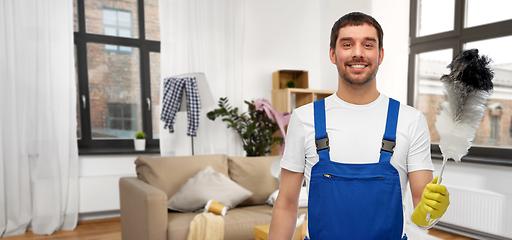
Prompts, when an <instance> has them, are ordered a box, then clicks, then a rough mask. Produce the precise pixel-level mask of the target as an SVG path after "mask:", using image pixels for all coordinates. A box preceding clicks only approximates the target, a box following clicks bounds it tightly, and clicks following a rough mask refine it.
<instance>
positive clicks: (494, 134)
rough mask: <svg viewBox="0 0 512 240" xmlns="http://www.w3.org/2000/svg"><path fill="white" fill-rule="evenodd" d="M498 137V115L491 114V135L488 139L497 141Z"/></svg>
mask: <svg viewBox="0 0 512 240" xmlns="http://www.w3.org/2000/svg"><path fill="white" fill-rule="evenodd" d="M499 139H500V116H491V137H490V138H489V141H493V142H494V141H498V140H499Z"/></svg>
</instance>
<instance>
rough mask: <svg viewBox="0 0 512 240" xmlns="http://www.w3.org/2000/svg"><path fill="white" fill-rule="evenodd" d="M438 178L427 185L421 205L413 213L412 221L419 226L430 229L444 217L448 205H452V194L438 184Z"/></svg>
mask: <svg viewBox="0 0 512 240" xmlns="http://www.w3.org/2000/svg"><path fill="white" fill-rule="evenodd" d="M438 177H439V176H437V177H435V178H434V180H432V182H430V183H429V184H427V186H426V187H425V190H423V194H422V195H421V202H420V204H418V206H417V207H416V209H414V212H413V213H412V216H411V220H412V222H413V223H415V224H416V225H418V226H422V227H428V226H430V225H432V224H434V223H435V222H436V220H437V219H439V218H441V217H442V216H443V214H444V213H445V212H446V209H447V208H448V205H450V199H449V196H450V193H449V192H448V190H447V189H446V187H445V186H443V185H440V184H437V178H438ZM428 213H430V218H429V219H427V214H428Z"/></svg>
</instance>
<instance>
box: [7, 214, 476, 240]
mask: <svg viewBox="0 0 512 240" xmlns="http://www.w3.org/2000/svg"><path fill="white" fill-rule="evenodd" d="M429 234H430V235H432V236H435V237H438V238H441V239H445V240H471V239H472V238H468V237H464V236H459V235H456V234H451V233H446V232H442V231H439V230H436V229H430V230H429ZM40 239H46V240H48V239H52V240H53V239H56V240H61V239H66V240H79V239H80V240H100V239H101V240H120V239H121V222H120V219H119V218H111V219H105V220H94V221H86V222H80V223H78V226H77V227H76V229H75V230H73V231H58V232H56V233H54V234H52V235H50V236H41V235H37V234H34V233H32V232H31V231H28V232H27V233H25V234H23V235H19V236H12V237H6V238H2V240H40ZM411 240H414V239H411Z"/></svg>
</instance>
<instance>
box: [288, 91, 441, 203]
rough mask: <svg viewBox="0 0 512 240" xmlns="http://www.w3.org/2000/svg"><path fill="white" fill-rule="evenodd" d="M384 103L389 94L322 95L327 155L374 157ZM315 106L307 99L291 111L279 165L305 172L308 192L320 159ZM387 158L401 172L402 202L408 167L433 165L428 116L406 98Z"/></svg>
mask: <svg viewBox="0 0 512 240" xmlns="http://www.w3.org/2000/svg"><path fill="white" fill-rule="evenodd" d="M388 104H389V97H387V96H385V95H383V94H380V96H379V97H378V98H377V100H375V101H373V102H372V103H369V104H366V105H354V104H350V103H347V102H345V101H343V100H341V99H340V98H338V96H337V95H336V94H333V95H331V96H329V97H327V98H325V111H326V114H325V118H326V128H327V134H328V135H329V147H330V152H329V155H330V157H331V161H335V162H341V163H375V162H378V161H379V157H380V149H381V146H382V137H383V136H384V131H385V126H386V118H387V111H388ZM313 108H314V107H313V103H310V104H307V105H304V106H302V107H299V108H297V109H295V110H294V111H293V113H292V116H291V118H290V122H289V124H288V130H287V134H286V147H285V150H284V154H283V158H282V160H281V167H282V168H284V169H287V170H290V171H292V172H303V173H304V179H305V181H306V187H307V190H308V192H309V180H310V177H311V168H312V167H313V165H315V164H316V163H317V162H318V154H317V152H316V146H315V125H314V110H313ZM391 164H392V165H393V166H394V167H395V168H396V169H397V170H398V173H399V175H400V184H401V189H402V202H404V201H403V196H404V193H405V188H406V187H407V181H408V180H409V178H408V173H409V172H414V171H418V170H431V171H434V165H433V164H432V160H431V156H430V133H429V130H428V125H427V121H426V119H425V117H424V116H423V114H422V113H421V112H420V111H418V110H417V109H414V108H412V107H410V106H408V105H405V104H400V110H399V116H398V126H397V133H396V146H395V148H394V153H393V156H392V157H391Z"/></svg>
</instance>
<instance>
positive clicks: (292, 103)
mask: <svg viewBox="0 0 512 240" xmlns="http://www.w3.org/2000/svg"><path fill="white" fill-rule="evenodd" d="M334 92H335V91H327V90H313V89H302V88H283V89H273V90H272V100H271V101H272V105H274V109H275V110H276V112H278V113H281V112H284V111H286V112H289V113H291V112H292V111H293V110H294V109H295V108H298V107H300V106H302V105H306V104H308V103H311V102H314V101H316V100H320V99H323V98H326V97H328V96H330V95H332V94H333V93H334Z"/></svg>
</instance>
